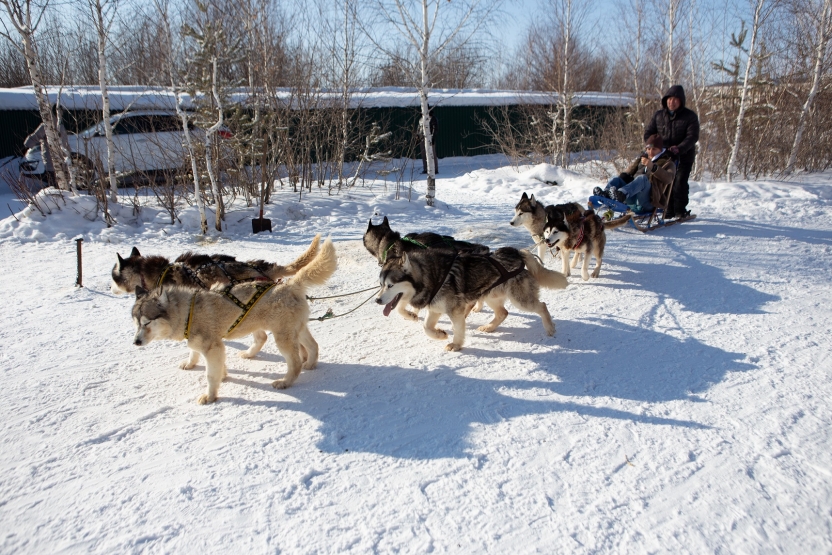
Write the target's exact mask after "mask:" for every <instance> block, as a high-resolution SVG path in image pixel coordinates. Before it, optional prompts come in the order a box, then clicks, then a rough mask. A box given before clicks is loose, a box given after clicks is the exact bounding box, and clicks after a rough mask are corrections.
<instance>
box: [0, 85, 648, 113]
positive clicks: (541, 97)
mask: <svg viewBox="0 0 832 555" xmlns="http://www.w3.org/2000/svg"><path fill="white" fill-rule="evenodd" d="M47 92H48V95H49V100H50V102H51V103H52V104H53V105H54V104H55V103H56V102H57V101H58V98H60V102H61V105H62V106H63V107H64V108H66V109H69V110H100V109H101V107H102V104H101V91H100V89H99V88H98V87H93V86H83V87H47ZM109 95H110V109H111V110H114V111H123V110H128V109H129V110H149V109H167V110H172V109H174V108H175V107H176V103H177V101H178V103H179V105H180V106H182V107H183V108H185V109H188V108H192V107H193V100H192V99H191V97H190V95H188V94H184V93H182V94H179V95H178V97H177V95H176V94H175V93H174V92H173V90H172V89H169V88H163V87H111V88H110V90H109ZM276 95H277V96H278V98H280V99H281V100H283V101H284V102H286V103H291V102H292V100H293V91H292V90H291V89H279V90H278V91H277V92H276ZM318 95H320V99H321V101H322V102H324V103H325V102H326V101H327V100H332V101H338V99H340V98H341V93H340V92H338V91H327V90H320V91H318ZM250 99H251V92H250V90H249V89H243V88H241V89H236V90H235V91H234V92H233V93H232V95H231V101H232V102H233V103H242V104H247V103H249V102H250ZM429 100H430V103H431V105H432V106H511V105H517V104H555V103H557V100H558V95H557V93H553V92H542V91H505V90H491V89H431V91H430V93H429ZM573 102H574V103H575V104H577V105H581V106H630V105H632V103H633V102H634V97H633V95H632V94H629V93H600V92H580V93H576V94H575V97H574V100H573ZM351 106H352V107H353V108H358V107H364V108H403V107H416V106H419V93H418V90H417V89H415V88H407V87H375V88H362V89H355V90H353V91H352V99H351ZM0 110H37V102H36V101H35V95H34V92H33V91H32V88H31V87H19V88H16V89H2V88H0Z"/></svg>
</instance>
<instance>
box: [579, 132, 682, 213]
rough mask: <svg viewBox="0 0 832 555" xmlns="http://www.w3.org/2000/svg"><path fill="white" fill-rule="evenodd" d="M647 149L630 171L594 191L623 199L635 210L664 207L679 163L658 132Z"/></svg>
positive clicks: (604, 195)
mask: <svg viewBox="0 0 832 555" xmlns="http://www.w3.org/2000/svg"><path fill="white" fill-rule="evenodd" d="M644 149H645V150H644V152H643V153H642V154H641V156H640V157H639V158H636V160H635V161H634V162H633V163H632V164H630V167H629V168H627V171H625V172H624V173H622V174H620V175H619V176H618V177H613V178H612V179H610V181H609V183H607V186H606V187H605V188H604V189H603V190H602V189H601V188H600V187H595V189H593V191H592V194H593V195H595V196H598V197H607V198H608V199H612V200H617V201H618V202H623V203H624V204H626V205H627V206H629V207H630V208H631V209H632V210H633V211H635V212H648V211H651V210H653V207H654V206H655V205H658V206H664V203H665V202H666V201H667V197H666V194H667V190H668V188H669V187H668V186H669V185H670V184H671V183H673V177H674V176H675V175H676V162H675V160H674V157H673V154H672V153H671V152H670V151H669V150H668V149H665V148H664V145H663V142H662V138H661V137H659V136H658V135H652V136H650V137H648V138H647V144H646V145H645V147H644Z"/></svg>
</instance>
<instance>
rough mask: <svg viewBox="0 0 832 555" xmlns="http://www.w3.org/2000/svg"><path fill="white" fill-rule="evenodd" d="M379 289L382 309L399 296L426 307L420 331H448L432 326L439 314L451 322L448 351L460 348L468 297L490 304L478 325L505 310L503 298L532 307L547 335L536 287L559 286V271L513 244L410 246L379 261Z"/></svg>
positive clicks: (437, 334)
mask: <svg viewBox="0 0 832 555" xmlns="http://www.w3.org/2000/svg"><path fill="white" fill-rule="evenodd" d="M379 281H380V283H381V290H380V291H379V294H378V296H377V297H376V302H377V303H378V304H380V305H385V306H384V314H385V315H387V314H389V313H390V311H391V310H393V309H394V308H395V307H396V305H397V304H398V303H400V302H402V301H403V300H404V299H409V300H410V304H411V305H413V306H414V307H415V308H417V309H421V308H424V307H427V309H428V315H427V317H426V318H425V323H424V327H425V333H426V334H427V335H428V337H431V338H433V339H446V338H447V337H448V334H447V333H446V332H445V331H443V330H440V329H437V328H436V323H437V321H438V320H439V317H440V316H441V315H442V314H447V315H448V316H449V317H450V319H451V323H452V325H453V340H452V341H451V343H448V344H447V345H446V346H445V350H447V351H459V350H460V349H461V348H462V344H463V343H464V341H465V317H466V315H467V314H468V311H469V309H470V306H471V304H472V303H474V302H475V301H477V300H478V299H484V300H485V303H486V304H487V305H488V306H490V307H491V308H492V310H494V319H493V320H491V322H489V323H488V324H487V325H484V326H481V327H479V328H478V329H479V330H480V331H485V332H492V331H494V330H495V329H497V326H499V325H500V323H502V321H503V320H505V319H506V316H508V311H507V310H506V309H505V306H504V305H505V301H506V299H508V300H510V301H511V302H512V304H514V306H516V307H518V308H520V309H522V310H525V311H528V312H534V313H536V314H538V315H539V316H540V319H541V320H542V321H543V328H544V329H545V330H546V333H547V334H548V335H554V333H555V324H554V323H553V322H552V317H551V316H550V315H549V310H548V309H547V308H546V303H543V302H541V301H540V299H539V293H540V287H541V286H543V287H546V288H549V289H563V288H565V287H566V285H567V281H566V277H565V276H564V275H563V274H560V273H558V272H554V271H552V270H547V269H546V268H544V267H543V265H542V264H540V262H538V260H537V259H536V258H535V256H534V255H533V254H531V253H529V252H526V251H520V250H518V249H515V248H512V247H503V248H501V249H497V250H496V251H494V252H493V253H490V254H487V255H475V254H461V253H453V252H450V251H445V250H414V251H411V252H406V253H403V254H402V256H401V257H397V258H392V259H390V260H388V261H387V262H385V263H384V266H382V269H381V274H380V275H379Z"/></svg>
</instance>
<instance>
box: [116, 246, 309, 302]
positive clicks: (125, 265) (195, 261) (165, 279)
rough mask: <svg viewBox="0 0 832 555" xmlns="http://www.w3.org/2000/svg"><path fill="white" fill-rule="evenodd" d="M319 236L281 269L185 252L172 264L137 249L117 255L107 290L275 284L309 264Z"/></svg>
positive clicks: (254, 262)
mask: <svg viewBox="0 0 832 555" xmlns="http://www.w3.org/2000/svg"><path fill="white" fill-rule="evenodd" d="M320 240H321V236H320V234H318V235H316V236H315V238H314V239H313V240H312V244H311V245H309V248H307V249H306V252H304V253H303V254H301V255H300V256H299V257H298V258H297V260H295V261H294V262H292V263H291V264H289V265H288V266H281V265H280V264H275V263H273V262H266V261H265V260H249V261H248V262H242V261H238V260H237V259H235V258H234V257H233V256H228V255H224V254H214V255H210V256H209V255H206V254H196V253H192V252H186V253H185V254H183V255H181V256H179V257H178V258H177V259H176V260H175V261H174V262H173V263H171V262H169V261H168V259H167V258H165V257H162V256H142V255H141V254H140V253H139V249H137V248H136V247H133V251H132V252H131V253H130V256H128V257H127V258H122V257H121V255H120V254H118V253H116V256H117V257H118V261H117V262H116V265H115V266H113V271H112V282H111V284H110V290H111V291H112V292H113V293H114V294H116V295H118V294H121V293H132V292H134V291H135V290H136V286H138V285H140V286H141V287H142V288H144V289H146V290H147V289H152V288H153V287H157V286H159V285H162V284H165V285H168V284H173V285H188V286H191V287H201V288H203V289H208V288H210V287H212V286H214V285H217V284H223V285H229V284H232V285H233V284H235V283H237V282H243V281H277V280H279V279H281V278H284V277H288V276H292V275H295V274H296V273H297V272H298V270H300V269H301V268H303V267H304V266H306V265H307V264H309V262H310V261H311V260H313V259H314V258H315V255H316V254H317V252H318V244H319V242H320Z"/></svg>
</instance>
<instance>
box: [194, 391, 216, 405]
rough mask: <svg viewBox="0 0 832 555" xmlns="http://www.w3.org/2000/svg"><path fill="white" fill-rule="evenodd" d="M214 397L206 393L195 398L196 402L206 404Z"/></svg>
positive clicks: (214, 399)
mask: <svg viewBox="0 0 832 555" xmlns="http://www.w3.org/2000/svg"><path fill="white" fill-rule="evenodd" d="M216 400H217V398H216V397H210V396H209V395H208V394H207V393H205V394H202V395H200V396H199V399H197V400H196V402H197V403H199V404H200V405H207V404H210V403H213V402H214V401H216Z"/></svg>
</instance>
